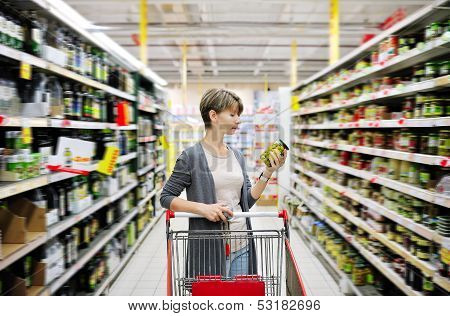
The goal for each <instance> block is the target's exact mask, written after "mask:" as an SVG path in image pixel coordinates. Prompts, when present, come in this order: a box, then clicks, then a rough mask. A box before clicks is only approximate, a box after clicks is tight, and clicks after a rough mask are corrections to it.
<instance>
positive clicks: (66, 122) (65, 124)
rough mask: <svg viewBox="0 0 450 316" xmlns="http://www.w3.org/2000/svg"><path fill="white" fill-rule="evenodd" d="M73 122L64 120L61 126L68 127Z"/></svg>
mask: <svg viewBox="0 0 450 316" xmlns="http://www.w3.org/2000/svg"><path fill="white" fill-rule="evenodd" d="M70 124H71V122H70V121H69V120H62V122H61V126H62V127H68V126H70Z"/></svg>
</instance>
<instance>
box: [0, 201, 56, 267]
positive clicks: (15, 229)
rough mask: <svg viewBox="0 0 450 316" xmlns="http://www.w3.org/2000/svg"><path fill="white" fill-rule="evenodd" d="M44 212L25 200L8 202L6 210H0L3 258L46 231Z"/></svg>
mask: <svg viewBox="0 0 450 316" xmlns="http://www.w3.org/2000/svg"><path fill="white" fill-rule="evenodd" d="M45 212H46V210H45V209H43V208H39V207H37V206H36V205H35V204H33V203H32V202H31V201H29V200H27V199H25V198H18V199H13V200H10V201H8V204H7V208H6V207H2V208H0V230H1V231H2V240H1V242H2V243H1V244H0V247H2V249H1V251H0V254H2V255H3V258H5V257H7V256H9V255H10V254H12V253H14V252H16V251H17V250H19V249H21V248H22V247H24V246H25V245H26V244H27V243H29V242H31V241H33V240H35V239H36V238H38V237H40V236H42V235H43V234H45V232H46V231H47V225H46V217H45Z"/></svg>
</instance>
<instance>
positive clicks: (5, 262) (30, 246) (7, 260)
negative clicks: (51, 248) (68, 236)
mask: <svg viewBox="0 0 450 316" xmlns="http://www.w3.org/2000/svg"><path fill="white" fill-rule="evenodd" d="M46 235H47V234H46V233H45V232H43V233H41V234H39V235H38V237H37V238H36V239H34V240H33V241H31V242H29V243H27V244H26V245H25V246H24V247H22V248H20V249H19V250H17V251H15V252H13V253H12V254H11V255H9V256H7V257H4V258H3V259H1V260H0V271H1V270H3V269H5V268H6V267H8V266H9V265H11V264H13V263H14V262H16V261H17V260H19V259H20V258H22V257H23V256H25V255H26V254H27V253H30V252H31V251H33V250H34V249H36V248H37V247H39V246H41V245H43V244H45V242H46V241H47V237H46ZM5 245H7V244H3V246H5Z"/></svg>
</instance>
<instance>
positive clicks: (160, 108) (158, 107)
mask: <svg viewBox="0 0 450 316" xmlns="http://www.w3.org/2000/svg"><path fill="white" fill-rule="evenodd" d="M153 106H154V107H155V108H157V109H158V110H161V111H168V109H167V108H166V107H165V106H163V105H160V104H153Z"/></svg>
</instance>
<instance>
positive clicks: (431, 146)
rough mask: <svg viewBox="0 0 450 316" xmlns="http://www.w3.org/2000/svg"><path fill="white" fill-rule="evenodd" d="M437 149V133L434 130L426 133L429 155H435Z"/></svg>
mask: <svg viewBox="0 0 450 316" xmlns="http://www.w3.org/2000/svg"><path fill="white" fill-rule="evenodd" d="M438 151H439V134H438V133H436V132H433V133H430V134H429V135H428V152H427V154H429V155H437V154H438Z"/></svg>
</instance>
